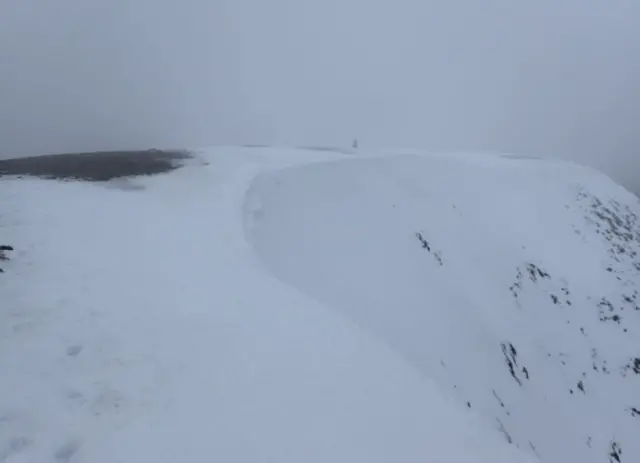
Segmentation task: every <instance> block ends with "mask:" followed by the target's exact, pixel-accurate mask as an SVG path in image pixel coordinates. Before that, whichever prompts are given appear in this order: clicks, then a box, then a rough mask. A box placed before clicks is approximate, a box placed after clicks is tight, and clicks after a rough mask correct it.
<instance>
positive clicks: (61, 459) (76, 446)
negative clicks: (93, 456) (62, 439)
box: [53, 440, 80, 463]
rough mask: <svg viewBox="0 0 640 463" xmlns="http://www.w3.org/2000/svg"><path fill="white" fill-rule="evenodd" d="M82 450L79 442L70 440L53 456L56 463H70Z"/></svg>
mask: <svg viewBox="0 0 640 463" xmlns="http://www.w3.org/2000/svg"><path fill="white" fill-rule="evenodd" d="M78 450H80V442H79V441H78V440H70V441H68V442H66V443H64V444H63V445H61V446H60V447H58V449H57V450H56V451H55V452H54V454H53V456H54V458H55V461H56V463H70V462H71V461H72V458H73V457H74V455H76V454H77V453H78Z"/></svg>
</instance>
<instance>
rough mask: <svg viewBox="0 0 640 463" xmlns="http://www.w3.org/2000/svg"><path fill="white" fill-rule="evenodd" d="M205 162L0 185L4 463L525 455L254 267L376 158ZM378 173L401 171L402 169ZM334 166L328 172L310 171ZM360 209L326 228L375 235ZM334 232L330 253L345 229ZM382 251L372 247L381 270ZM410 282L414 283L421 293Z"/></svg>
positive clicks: (353, 258) (387, 349) (364, 333)
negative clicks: (108, 178)
mask: <svg viewBox="0 0 640 463" xmlns="http://www.w3.org/2000/svg"><path fill="white" fill-rule="evenodd" d="M197 155H198V157H199V158H200V159H201V160H202V161H204V162H193V163H188V164H187V165H185V166H184V167H183V168H181V169H178V170H176V171H173V172H171V173H167V174H163V175H158V176H155V177H143V178H131V179H126V180H119V181H114V182H107V183H85V182H80V181H65V182H59V181H53V180H39V179H33V178H14V177H3V178H2V179H0V196H2V198H3V203H2V214H0V234H1V235H2V243H8V244H11V245H12V246H13V247H14V248H15V249H14V251H13V252H12V253H11V256H10V257H11V260H9V261H6V262H3V269H4V270H5V273H2V274H1V275H0V277H1V278H0V295H1V298H0V300H1V301H2V304H0V372H1V379H0V462H3V463H5V462H7V463H9V462H10V463H25V462H56V463H102V462H104V463H113V462H145V463H146V462H153V463H163V462H176V461H198V462H200V461H202V462H204V461H223V462H227V461H228V462H241V463H245V462H246V463H250V462H258V461H261V462H281V463H285V462H292V463H293V462H295V463H298V462H302V461H304V462H309V463H313V462H318V463H320V462H322V463H326V462H336V463H338V462H344V463H358V462H367V463H372V462H379V463H388V462H403V463H405V462H406V463H409V462H416V463H418V462H425V461H429V462H442V463H444V462H456V463H458V462H465V463H466V462H478V463H518V462H521V463H526V462H529V461H535V458H531V457H530V456H529V455H527V454H526V453H525V452H523V451H519V450H518V449H517V448H516V447H515V446H510V445H508V444H507V443H506V442H505V441H504V439H503V437H502V436H501V435H500V434H499V432H496V431H495V430H492V429H489V426H487V425H486V421H484V420H483V417H482V416H478V415H474V414H472V413H468V412H467V410H465V407H464V406H460V405H459V404H457V403H456V402H455V400H452V399H451V398H450V397H447V394H446V393H445V394H443V390H441V388H439V387H438V386H437V384H436V382H435V381H434V379H435V380H437V381H440V380H441V378H438V377H436V376H434V379H431V378H429V376H430V375H425V374H424V373H423V372H424V371H425V370H424V369H423V368H422V367H420V368H416V365H418V364H417V363H416V359H415V358H411V356H410V355H407V354H410V353H411V352H410V350H407V349H404V347H403V346H399V347H400V348H399V347H398V346H397V345H393V344H392V343H389V342H387V339H386V338H385V337H380V336H379V335H380V334H381V332H380V331H378V333H377V334H372V332H371V331H370V330H369V328H370V325H368V324H367V323H364V322H365V321H366V320H363V319H358V318H355V317H352V318H351V319H349V318H347V317H345V316H344V314H343V313H342V312H340V311H335V310H333V309H332V308H328V307H326V306H325V305H324V304H322V303H321V302H319V301H314V300H313V298H311V297H309V295H310V294H311V295H314V296H315V295H318V296H322V293H323V292H324V289H325V288H323V287H320V286H318V287H316V289H317V290H322V291H320V292H319V293H318V292H317V291H315V292H314V291H310V292H309V293H306V292H302V291H299V289H296V288H293V287H291V286H290V285H288V284H283V283H282V282H281V281H279V280H278V279H277V278H275V277H274V276H273V274H272V271H271V269H270V268H269V267H270V266H267V265H264V263H265V262H263V261H261V260H260V259H259V258H258V257H257V256H256V254H255V249H256V246H257V247H258V248H261V247H262V246H263V245H267V244H269V243H268V242H267V238H268V239H269V240H271V241H273V245H274V249H273V250H274V251H277V252H279V253H281V254H280V255H281V256H282V257H283V258H294V257H296V256H292V255H290V251H291V248H287V247H286V244H287V243H286V239H292V241H291V243H290V244H292V245H295V244H296V241H295V239H296V238H299V237H296V236H288V235H289V233H290V232H292V231H294V229H295V228H296V224H297V223H299V220H300V219H304V220H305V221H306V220H307V219H308V220H309V221H308V225H311V226H313V225H314V224H315V225H318V226H320V225H322V224H320V223H317V222H314V221H313V220H312V217H311V216H310V214H311V213H312V212H313V210H311V209H307V208H306V207H302V209H301V210H298V211H294V210H292V211H291V212H292V213H294V214H293V215H292V216H289V217H287V216H286V215H283V213H284V212H285V210H284V208H286V207H288V206H293V205H294V203H293V201H294V200H296V201H298V203H297V205H298V206H304V204H305V203H306V202H307V201H308V202H309V206H310V207H316V208H317V210H316V211H315V213H317V214H320V217H322V216H323V215H324V217H325V218H328V219H329V218H339V217H338V216H335V215H334V214H336V213H337V214H339V213H340V211H341V209H340V208H341V207H343V206H344V205H345V204H348V201H347V199H348V193H349V187H348V185H346V184H344V181H346V180H348V177H350V176H351V175H352V174H353V173H355V172H358V169H360V167H358V166H362V168H364V174H363V175H362V176H361V175H359V174H358V175H357V176H356V177H355V178H356V179H358V180H357V181H358V182H360V183H358V184H359V185H362V186H367V185H368V186H373V187H376V186H377V185H376V184H377V183H378V181H379V175H380V172H378V174H376V172H375V169H376V166H377V165H378V164H376V162H377V161H375V162H370V161H368V160H365V161H363V163H362V164H352V163H351V162H352V161H348V160H347V159H351V158H353V157H352V156H349V158H346V157H345V155H344V154H341V153H330V152H324V151H322V152H321V151H317V150H316V151H314V152H310V151H300V150H282V149H248V148H244V149H242V148H227V147H220V148H216V149H211V150H202V151H199V152H198V153H197ZM327 161H334V162H336V164H335V165H332V166H329V167H328V166H327V165H325V164H322V163H323V162H327ZM343 161H345V162H346V163H345V164H344V165H343V167H338V166H340V165H341V163H342V162H343ZM311 162H313V163H315V164H313V165H310V166H309V167H308V169H309V170H305V169H307V168H303V169H302V170H300V171H299V172H300V174H301V175H302V176H301V179H300V180H302V181H303V183H299V182H297V181H295V182H294V183H295V184H296V185H297V186H296V189H297V188H301V189H300V190H298V191H293V192H294V193H300V194H303V195H305V196H298V197H297V198H293V197H290V198H276V197H274V196H273V194H272V193H273V192H271V193H270V192H269V188H268V187H269V186H274V187H278V185H279V182H280V179H281V178H282V179H284V180H285V184H284V185H285V186H287V185H288V184H289V183H288V182H289V180H291V179H295V177H296V176H297V173H298V169H301V168H300V167H298V166H300V165H306V164H310V163H311ZM389 163H390V165H394V166H397V167H398V169H400V171H404V167H403V161H402V162H400V163H399V164H396V162H395V161H394V160H390V161H389ZM382 167H383V168H386V167H385V166H384V164H383V165H382ZM336 168H337V170H335V169H336ZM327 169H328V170H327ZM354 169H355V171H354ZM334 170H335V172H334ZM327 171H328V172H329V174H330V177H331V178H316V177H315V175H316V174H321V177H322V176H323V173H324V172H327ZM340 171H342V173H340ZM269 172H271V173H269ZM275 172H278V173H275ZM312 172H315V173H313V174H311V175H309V174H310V173H312ZM397 173H399V171H398V172H397ZM262 174H264V175H265V176H264V177H263V176H261V175H262ZM408 174H410V172H408V173H407V172H405V175H408ZM272 175H273V176H272ZM256 176H258V179H257V180H256V183H255V184H254V183H253V181H254V179H255V178H256ZM334 176H335V178H334ZM389 178H394V175H391V176H389ZM263 180H264V181H265V182H263ZM307 180H309V181H310V182H311V183H309V184H308V185H306V186H305V184H304V182H305V181H307ZM400 180H401V182H400V183H403V182H404V180H403V179H400ZM272 181H273V183H272ZM326 181H329V183H325V182H326ZM341 182H342V183H341ZM371 182H373V183H371ZM347 183H349V182H347ZM252 184H253V187H251V185H252ZM262 187H265V188H266V189H263V188H262ZM307 187H309V188H311V189H307ZM316 187H317V190H316ZM410 188H413V189H415V190H416V191H420V189H421V188H422V186H421V183H420V182H418V183H416V184H415V185H413V186H410ZM248 189H250V191H249V193H247V190H248ZM294 190H295V189H294ZM323 191H324V192H325V193H326V194H328V195H329V197H327V198H326V199H327V200H330V203H325V201H324V199H323V196H322V194H321V193H322V192H323ZM312 193H314V194H312ZM380 193H381V195H382V196H381V197H380V199H384V193H385V192H384V191H381V192H380ZM336 195H337V196H339V198H338V199H339V201H337V202H336V201H334V198H333V196H336ZM355 199H358V198H355ZM360 199H366V198H363V197H361V198H360ZM415 199H416V200H417V201H416V202H414V203H406V204H398V207H399V208H400V210H401V211H405V212H408V211H409V209H410V208H411V207H413V206H415V207H418V206H419V204H421V197H420V195H417V196H415ZM281 200H283V201H281ZM290 203H291V204H290ZM367 204H369V203H367V202H365V203H363V205H367ZM265 206H266V207H265ZM276 211H279V214H280V215H278V214H274V212H276ZM331 211H333V212H331ZM344 212H347V211H346V210H345V211H344ZM348 212H353V211H348ZM374 212H375V211H374ZM297 214H301V215H300V217H298V216H297ZM358 214H360V216H361V217H359V218H358V217H355V216H354V217H352V218H348V217H345V219H346V220H347V222H345V223H344V224H334V227H333V231H334V232H340V231H341V230H343V229H341V228H340V227H342V226H343V225H344V226H345V227H347V228H348V227H349V226H350V224H352V225H353V222H352V221H351V222H350V220H357V223H358V224H362V225H365V226H366V225H367V220H370V219H371V215H370V214H371V211H369V212H367V211H360V212H358ZM419 222H420V223H421V226H422V227H426V226H428V225H429V222H428V221H425V220H423V218H420V221H419ZM305 223H306V222H305ZM298 226H299V225H298ZM251 227H253V231H250V230H251ZM270 227H272V228H271V232H272V233H269V234H267V233H265V232H266V231H268V230H269V229H270ZM331 229H332V228H331V227H329V228H328V231H331ZM416 230H418V229H416ZM416 230H413V229H412V230H411V234H410V236H407V237H406V238H407V240H406V244H407V245H408V246H407V248H406V251H407V254H406V256H404V257H406V258H407V261H406V262H405V265H408V266H414V267H415V266H418V267H415V269H416V270H417V269H419V266H420V265H422V266H423V267H420V268H424V269H426V270H425V271H429V272H431V276H432V277H433V278H435V277H437V275H438V268H439V267H433V266H432V263H431V261H432V260H433V259H432V256H431V255H430V254H429V253H428V252H425V251H424V249H422V248H421V246H420V243H419V241H417V240H416V237H415V236H414V235H415V232H416ZM420 230H422V231H423V233H425V236H426V232H427V230H426V229H420ZM307 231H308V232H310V233H311V232H312V231H313V230H307ZM317 231H319V230H317ZM355 231H356V232H357V233H355V234H353V235H352V236H351V235H347V237H348V238H353V239H354V241H355V242H356V247H357V245H358V240H357V239H356V238H362V237H360V236H359V233H362V232H365V236H364V239H365V240H367V239H369V238H370V237H372V236H373V237H375V236H377V235H375V233H374V234H372V235H370V236H367V233H369V232H371V233H373V232H374V231H373V230H371V231H370V230H367V229H362V228H360V226H358V227H357V230H355ZM387 231H391V230H390V229H387ZM310 237H314V235H313V233H312V234H311V235H310ZM315 237H316V238H319V236H318V234H316V235H315ZM247 238H249V239H247ZM325 238H327V239H330V240H332V241H333V242H334V244H339V242H338V241H336V240H338V238H340V235H339V234H334V235H332V236H331V235H328V236H325ZM378 238H393V239H395V235H394V234H393V233H391V234H390V235H389V236H388V237H384V236H383V237H380V236H378ZM428 239H433V238H432V237H431V236H428ZM253 240H255V242H254V241H253ZM393 242H394V241H393V240H391V241H389V242H378V244H379V245H380V249H383V250H385V249H388V251H389V253H388V256H387V257H388V258H390V259H391V260H390V262H389V264H393V259H392V257H393V255H394V252H393V251H394V249H395V247H394V245H393ZM434 243H436V241H434ZM326 244H327V242H323V241H320V242H319V243H318V247H316V248H315V249H316V251H323V252H324V253H325V254H324V255H321V253H320V252H312V251H311V250H312V249H313V247H314V246H313V243H311V246H305V247H304V248H303V249H302V251H304V252H305V256H306V258H305V259H302V257H303V256H302V255H300V256H297V258H298V260H297V261H296V260H295V259H294V260H292V263H297V264H300V265H303V266H304V269H299V271H300V274H301V275H304V273H305V272H313V271H316V269H319V270H322V269H323V266H325V269H326V265H329V264H331V263H332V262H333V261H332V259H335V258H336V255H335V252H339V251H340V249H337V248H336V249H331V248H329V247H327V246H326ZM409 244H410V246H409ZM443 244H445V243H444V242H443V243H440V244H438V246H441V245H443ZM343 250H346V251H348V253H347V254H346V255H345V256H344V257H345V268H346V269H348V268H350V267H349V265H356V264H358V265H359V266H360V267H359V268H360V270H361V271H362V272H367V271H369V270H373V271H374V274H372V276H375V271H379V269H380V266H379V265H378V264H379V263H378V262H375V261H372V259H373V258H374V257H375V253H374V252H372V250H371V249H369V248H368V247H366V246H364V247H363V246H360V251H363V252H362V255H357V254H349V252H350V250H349V249H343ZM415 251H417V252H415ZM447 251H448V249H444V248H443V249H442V251H441V252H442V257H443V265H444V267H442V268H446V266H448V265H450V261H448V260H447V259H450V258H451V256H450V255H449V254H450V253H449V252H447ZM323 259H324V260H323ZM396 261H397V259H396ZM371 262H375V263H376V265H375V266H372V268H371V269H367V267H365V266H364V265H363V264H369V263H371ZM432 267H433V268H432ZM280 270H282V269H280ZM278 273H279V275H280V276H282V272H278ZM415 276H416V280H415V283H416V287H417V286H419V285H418V283H421V282H422V281H425V280H424V278H422V277H420V275H415ZM461 276H462V277H465V275H461ZM326 277H327V278H325V280H323V281H324V282H325V283H330V280H329V279H328V277H330V275H327V276H326ZM418 277H420V278H418ZM441 278H442V279H443V280H442V281H445V280H444V277H441ZM391 282H392V283H393V281H391ZM361 283H362V282H359V281H358V280H357V279H356V280H354V279H351V280H347V281H345V286H344V288H342V290H343V293H342V294H340V293H336V295H340V296H341V298H336V300H334V301H333V302H335V303H336V305H335V306H333V304H332V307H335V308H339V307H341V306H340V305H339V304H338V302H340V300H343V301H344V302H356V300H355V299H351V300H349V299H347V298H345V297H343V296H344V294H351V295H354V294H356V293H355V291H358V290H360V289H362V288H361ZM302 287H303V288H304V286H302ZM307 289H309V290H313V288H307ZM396 289H403V288H396ZM409 289H410V287H409ZM362 295H363V296H375V295H376V292H375V291H371V290H370V291H365V292H363V294H362ZM407 296H411V294H408V295H407ZM414 296H420V294H414ZM421 297H422V296H421ZM523 297H524V296H523ZM417 302H419V299H416V303H417ZM416 307H417V305H416ZM354 308H357V305H356V306H354ZM424 313H427V312H424ZM383 314H384V312H383V311H380V312H378V314H377V315H383ZM391 315H392V318H395V317H396V316H404V315H406V314H403V312H402V311H398V312H397V313H396V314H391ZM478 320H482V318H481V317H478ZM369 321H371V322H377V319H376V317H372V318H371V319H370V320H369ZM389 327H390V328H392V327H393V325H392V324H389ZM396 328H397V327H396ZM417 328H421V327H417ZM431 331H432V332H434V333H435V330H431ZM485 331H488V329H487V330H480V329H478V333H481V334H482V333H484V332H485ZM416 333H417V332H416ZM423 335H424V336H422V337H421V338H418V337H414V339H413V340H414V341H421V342H422V344H419V346H422V347H425V346H430V345H432V346H435V347H436V348H437V347H438V346H437V345H436V344H435V343H433V342H432V341H431V340H429V339H428V338H427V337H426V336H429V335H430V332H429V330H425V331H424V332H423ZM408 339H409V337H407V340H408ZM477 340H479V341H480V340H482V336H480V335H479V336H477ZM513 342H516V341H513ZM448 345H449V346H452V348H455V345H454V344H452V343H448ZM519 345H520V344H518V346H519ZM419 346H418V345H416V349H414V351H415V352H417V353H418V354H419V353H420V351H419V349H417V347H419ZM422 347H421V348H422ZM418 357H419V356H418ZM418 357H416V358H418ZM454 365H455V364H452V366H454ZM497 368H498V367H497V366H496V369H497ZM480 371H481V370H480ZM534 371H535V370H534V368H532V374H534ZM435 372H436V370H434V373H435ZM441 385H442V383H441ZM461 387H462V383H461ZM445 392H447V390H446V389H445ZM500 392H501V393H504V392H505V391H502V390H501V391H500ZM471 399H472V400H474V401H476V398H475V397H471ZM506 399H507V396H506V394H505V400H506ZM478 400H479V399H478ZM476 406H477V405H476V403H474V407H476ZM510 406H511V404H510ZM503 421H504V423H505V426H508V427H509V426H511V423H510V422H508V421H507V420H503ZM516 431H517V430H514V429H511V428H509V432H512V433H514V435H515V432H516ZM621 442H622V445H625V443H624V441H621ZM623 450H624V451H625V452H626V451H627V448H625V447H623Z"/></svg>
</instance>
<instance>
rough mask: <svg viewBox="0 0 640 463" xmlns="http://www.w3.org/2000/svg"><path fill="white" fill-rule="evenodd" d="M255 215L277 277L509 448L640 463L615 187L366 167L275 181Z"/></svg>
mask: <svg viewBox="0 0 640 463" xmlns="http://www.w3.org/2000/svg"><path fill="white" fill-rule="evenodd" d="M246 209H247V211H246V214H247V218H246V226H247V234H248V236H250V239H251V242H252V243H253V244H254V247H255V249H256V252H257V253H258V255H259V256H260V257H261V258H262V260H263V262H264V265H265V266H266V267H267V268H268V269H269V270H271V271H272V272H273V273H274V274H275V275H276V276H277V277H278V278H279V279H280V280H282V281H284V282H287V283H289V284H290V285H291V286H292V287H295V288H298V289H299V290H300V291H301V292H303V293H304V294H306V295H308V296H309V297H310V298H312V299H314V300H316V301H317V302H319V303H320V304H323V306H325V307H329V308H331V309H333V310H334V311H335V313H337V314H340V315H341V316H344V317H345V318H346V319H348V320H350V321H351V322H352V323H353V324H354V325H355V326H358V327H359V328H360V329H361V330H363V331H364V332H366V333H369V334H371V335H372V336H374V337H375V338H376V339H377V340H378V341H379V342H380V343H382V344H385V345H387V346H388V347H389V348H391V349H392V350H393V351H394V352H395V353H397V354H399V355H401V356H402V357H403V358H404V359H405V361H406V362H408V363H409V364H410V365H412V366H413V367H415V369H416V371H419V372H421V373H422V374H423V375H424V377H425V378H430V379H432V380H434V381H435V383H436V384H437V385H438V387H439V389H440V390H441V391H442V393H443V394H444V395H447V396H450V397H453V398H455V400H456V401H457V402H458V403H459V405H460V406H462V407H466V408H468V409H469V415H470V416H471V415H474V416H478V417H481V419H482V420H483V422H484V423H485V426H486V427H487V428H493V429H494V430H496V432H499V433H501V434H502V436H503V439H504V440H505V441H506V442H510V443H512V444H513V445H514V446H517V447H519V448H520V449H522V450H523V451H524V452H527V453H528V454H530V455H532V456H537V457H538V458H540V459H541V460H542V461H546V462H554V463H555V462H558V463H560V462H564V463H566V462H581V463H591V462H593V463H596V462H613V463H615V462H637V461H640V440H639V439H637V436H638V433H639V432H640V392H639V391H640V358H638V357H640V309H639V307H638V305H637V296H638V290H639V287H638V286H639V283H640V277H639V275H640V257H639V256H638V255H637V253H638V248H639V243H640V228H639V226H638V214H639V213H640V206H639V204H638V200H637V198H636V197H635V196H633V195H631V194H630V193H628V192H627V191H626V190H624V189H622V188H621V187H619V186H617V185H616V184H614V183H613V182H612V181H611V180H609V179H608V178H606V177H605V176H604V175H601V174H599V173H597V172H594V171H591V170H589V169H586V168H582V167H579V166H576V165H573V164H566V163H555V162H550V161H541V160H534V159H519V158H515V157H508V156H497V155H496V156H488V155H477V154H473V155H465V154H458V155H448V156H435V155H434V156H418V155H408V156H376V157H359V158H357V159H355V158H353V157H352V158H351V159H349V160H340V161H331V162H323V163H316V164H306V165H302V166H296V167H291V168H289V169H285V170H279V171H276V172H271V173H265V174H262V175H260V176H259V177H258V178H257V179H256V180H255V181H254V183H253V185H252V188H251V190H250V192H249V194H248V199H247V204H246ZM397 461H399V460H397ZM450 461H457V460H455V459H453V460H450ZM476 461H477V460H476Z"/></svg>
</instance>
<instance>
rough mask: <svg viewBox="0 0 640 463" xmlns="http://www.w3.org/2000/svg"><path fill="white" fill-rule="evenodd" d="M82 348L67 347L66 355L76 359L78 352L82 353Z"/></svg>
mask: <svg viewBox="0 0 640 463" xmlns="http://www.w3.org/2000/svg"><path fill="white" fill-rule="evenodd" d="M82 348H83V347H82V346H79V345H77V346H69V347H67V355H68V356H69V357H77V356H78V354H80V352H82Z"/></svg>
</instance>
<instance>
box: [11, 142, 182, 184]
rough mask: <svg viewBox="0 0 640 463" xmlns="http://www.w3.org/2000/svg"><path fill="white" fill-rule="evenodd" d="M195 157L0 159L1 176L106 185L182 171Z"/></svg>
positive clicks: (155, 153) (128, 154) (110, 154)
mask: <svg viewBox="0 0 640 463" xmlns="http://www.w3.org/2000/svg"><path fill="white" fill-rule="evenodd" d="M191 157H192V155H191V154H190V153H188V152H186V151H162V150H155V149H151V150H146V151H145V150H142V151H99V152H94V153H68V154H47V155H42V156H31V157H26V158H13V159H4V160H0V177H3V176H8V175H18V176H22V175H24V176H34V177H39V178H45V179H61V180H62V179H73V180H85V181H89V182H106V181H109V180H112V179H115V178H120V177H134V176H140V175H154V174H161V173H165V172H170V171H172V170H175V169H178V168H180V167H182V166H183V165H184V162H185V161H186V160H187V159H189V158H191Z"/></svg>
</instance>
